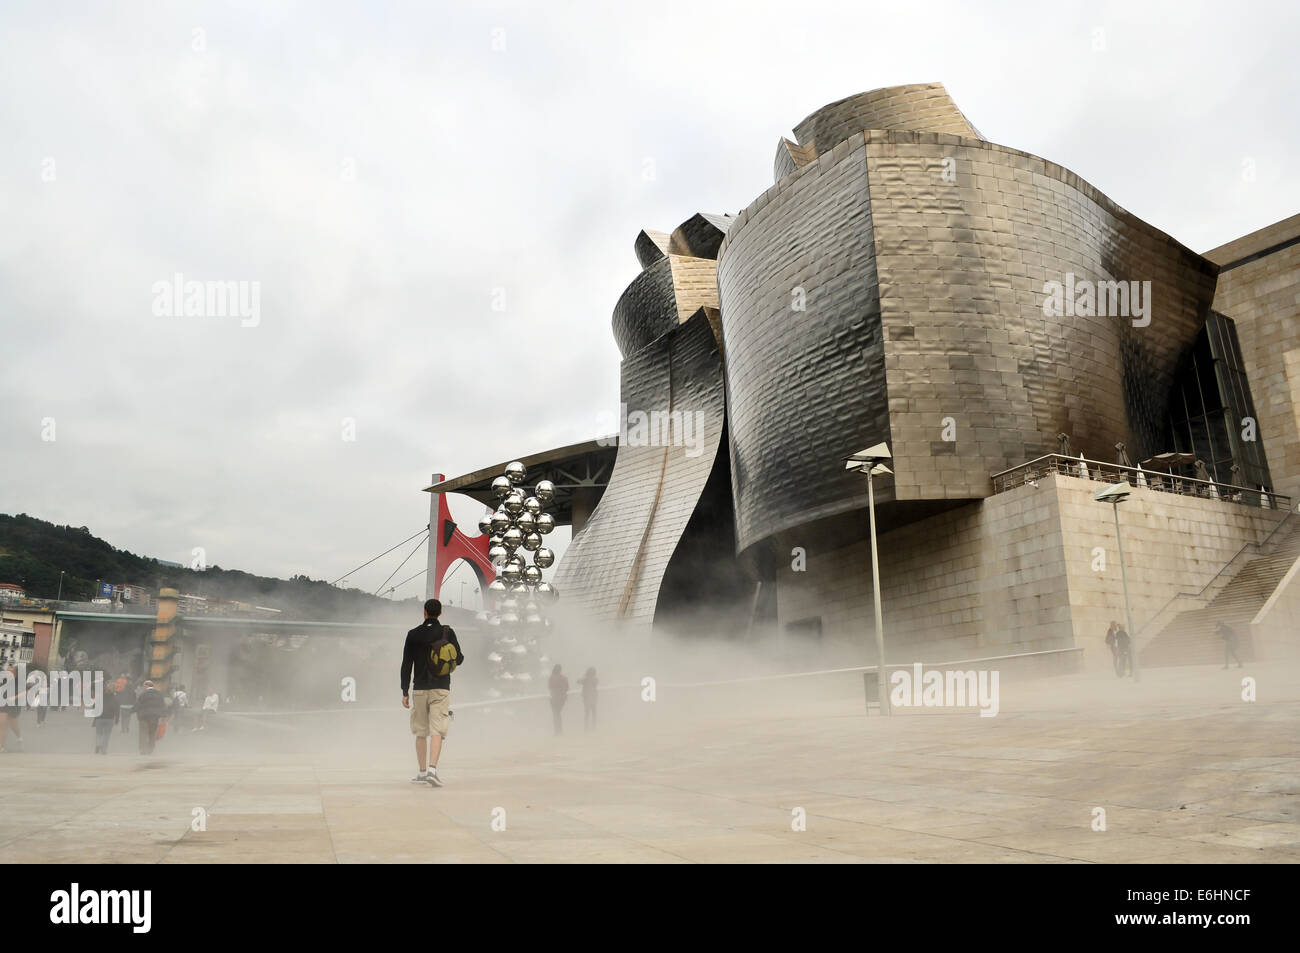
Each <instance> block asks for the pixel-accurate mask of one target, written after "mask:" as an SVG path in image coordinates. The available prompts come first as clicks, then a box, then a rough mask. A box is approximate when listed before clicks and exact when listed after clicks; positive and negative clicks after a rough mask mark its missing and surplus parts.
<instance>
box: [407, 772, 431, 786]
mask: <svg viewBox="0 0 1300 953" xmlns="http://www.w3.org/2000/svg"><path fill="white" fill-rule="evenodd" d="M428 780H429V776H428V775H427V774H417V775H416V776H415V777H413V778H411V783H412V784H426V783H428Z"/></svg>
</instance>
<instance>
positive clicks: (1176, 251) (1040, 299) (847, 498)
mask: <svg viewBox="0 0 1300 953" xmlns="http://www.w3.org/2000/svg"><path fill="white" fill-rule="evenodd" d="M925 89H930V87H905V88H903V89H902V90H901V91H881V93H882V94H864V95H863V96H860V97H850V99H847V100H842V101H841V102H840V103H837V104H832V105H831V106H828V107H826V108H825V109H822V110H819V111H818V112H816V113H814V114H813V115H812V116H810V117H809V118H808V119H806V120H804V122H803V123H801V124H800V126H799V127H798V134H799V138H800V140H801V142H805V143H806V144H807V145H809V146H811V147H813V148H814V150H815V152H816V153H817V155H816V158H815V160H813V159H810V160H809V161H807V162H806V163H805V164H803V166H802V167H800V168H798V169H797V170H796V171H794V172H792V173H789V174H787V175H785V176H784V177H783V178H781V179H780V181H778V183H777V184H776V185H775V186H774V187H773V188H771V189H769V190H768V191H767V192H766V193H765V194H764V195H763V196H761V197H760V198H759V199H758V200H757V201H756V202H754V203H753V204H751V205H750V206H749V207H748V208H747V209H745V210H744V211H743V212H742V213H741V214H740V215H739V216H738V217H737V218H736V220H735V221H734V222H733V223H732V225H731V227H730V229H729V231H728V234H727V239H726V241H725V242H724V243H723V245H722V248H721V249H720V251H719V263H718V282H719V297H720V302H721V309H722V326H723V340H724V344H725V348H726V355H727V368H726V372H727V395H728V423H729V434H730V441H731V462H732V483H733V492H734V495H735V505H736V533H737V543H738V548H739V549H740V550H741V551H744V550H746V549H748V548H749V547H752V546H754V545H755V544H756V543H758V542H760V541H762V540H764V539H766V538H769V537H771V536H774V535H776V534H778V533H781V532H782V531H785V530H790V529H794V528H796V527H800V526H804V525H806V524H810V523H812V522H815V521H817V520H821V519H827V518H830V517H834V516H836V515H838V514H843V513H848V512H852V511H855V510H858V509H859V508H860V507H861V506H862V505H863V503H864V500H863V495H864V494H863V490H864V488H863V487H862V485H861V483H862V481H861V478H860V477H858V476H855V475H846V474H844V473H843V472H842V460H843V458H844V457H845V456H847V455H848V454H850V453H852V452H854V451H856V450H859V449H861V448H862V447H864V446H868V445H870V444H873V443H877V442H879V441H888V442H889V444H890V446H891V448H892V450H893V452H894V457H895V459H894V471H895V475H894V477H893V478H892V480H891V479H888V478H887V479H886V480H883V481H880V483H879V484H878V493H879V498H880V499H882V500H883V501H884V503H885V510H886V518H889V508H890V507H891V506H893V507H895V508H896V509H895V512H894V516H895V517H897V516H898V514H899V513H900V512H901V511H902V510H901V507H902V506H903V504H904V503H907V502H910V501H915V502H918V503H919V502H922V501H956V500H964V499H965V500H969V499H977V498H982V497H984V496H987V495H988V494H989V493H990V492H991V487H990V482H989V474H991V473H994V472H997V471H999V470H1002V469H1006V468H1007V467H1010V466H1013V465H1015V464H1017V463H1020V462H1023V461H1024V460H1026V459H1029V458H1032V457H1033V456H1036V455H1038V454H1040V453H1044V452H1047V451H1049V450H1053V449H1055V446H1056V435H1057V434H1058V433H1060V432H1066V433H1069V434H1070V435H1071V439H1072V441H1073V448H1074V450H1075V451H1079V450H1084V451H1087V452H1088V453H1089V454H1090V455H1103V454H1108V453H1110V452H1111V448H1112V446H1113V445H1114V444H1115V443H1116V442H1117V441H1123V442H1124V443H1125V444H1127V445H1128V446H1129V448H1130V450H1131V451H1132V450H1136V451H1137V452H1138V453H1145V452H1147V451H1151V452H1155V451H1157V450H1160V449H1164V448H1163V447H1159V446H1157V445H1156V443H1157V441H1158V440H1159V436H1160V427H1161V423H1162V421H1163V420H1164V418H1165V404H1166V402H1167V400H1168V394H1169V391H1170V386H1171V383H1172V379H1173V374H1174V371H1175V368H1176V365H1177V362H1178V358H1179V356H1180V354H1181V353H1182V351H1183V350H1184V349H1185V348H1186V347H1187V346H1189V345H1190V343H1191V342H1192V341H1193V340H1194V338H1195V335H1196V333H1197V331H1198V330H1199V328H1200V327H1201V325H1202V324H1203V323H1204V320H1205V318H1206V315H1207V314H1208V310H1209V305H1210V301H1211V299H1212V297H1213V293H1214V283H1215V268H1214V266H1213V265H1211V264H1210V263H1209V262H1207V261H1206V260H1204V259H1203V258H1201V257H1200V256H1199V255H1196V254H1195V253H1193V252H1191V251H1190V250H1188V249H1186V248H1184V247H1183V246H1181V245H1179V244H1178V243H1177V242H1175V241H1174V240H1173V239H1171V238H1170V237H1169V236H1168V235H1165V234H1164V233H1163V232H1160V231H1159V230H1158V229H1155V228H1153V227H1152V226H1150V225H1148V224H1146V223H1145V222H1142V221H1141V220H1139V219H1137V218H1136V217H1134V216H1133V215H1131V214H1130V213H1128V212H1126V211H1125V210H1123V209H1122V208H1120V207H1119V206H1117V205H1115V203H1113V202H1111V201H1110V200H1109V199H1108V198H1106V197H1105V196H1104V195H1102V194H1101V193H1100V192H1098V191H1097V190H1096V189H1094V188H1093V187H1092V186H1090V185H1088V184H1087V183H1086V182H1084V181H1082V180H1081V179H1079V178H1078V177H1077V176H1075V175H1074V174H1073V173H1071V172H1069V171H1068V170H1066V169H1064V168H1062V167H1061V166H1058V165H1056V164H1054V163H1051V162H1047V161H1046V160H1043V159H1041V158H1038V157H1036V156H1032V155H1029V154H1027V153H1023V152H1019V151H1016V150H1014V149H1008V148H1005V147H1003V146H998V145H994V144H992V143H989V142H985V141H983V140H981V139H979V138H975V136H974V135H960V136H959V135H954V134H951V133H949V132H947V131H942V132H923V131H915V129H914V128H907V129H893V130H881V129H866V130H865V131H864V128H863V127H862V126H860V125H858V124H859V123H861V122H864V121H878V122H882V123H883V122H892V123H894V124H895V125H904V126H909V127H914V126H915V125H917V124H918V123H922V122H928V121H932V120H933V121H936V122H937V123H938V124H939V127H940V129H943V130H947V129H950V128H953V127H954V126H960V125H961V124H965V126H966V127H967V128H969V130H970V133H974V129H973V127H970V126H969V123H967V122H966V120H965V117H964V116H961V114H960V111H958V110H956V107H955V106H951V108H950V109H949V108H948V107H947V106H945V105H944V103H943V102H942V101H941V100H946V102H947V103H949V104H950V103H951V100H947V97H946V94H944V95H943V97H941V98H940V97H937V96H936V97H933V102H934V105H933V106H932V107H925V108H921V107H919V106H918V107H917V108H916V109H915V110H914V111H913V112H912V113H910V114H909V112H908V109H907V104H908V103H909V102H910V103H913V104H914V105H915V103H916V102H917V97H918V96H920V95H921V93H920V92H918V90H925ZM939 89H942V87H939ZM922 101H924V100H922ZM864 104H875V105H874V106H873V107H872V108H868V107H867V105H864ZM872 109H875V110H876V111H875V112H873V111H872ZM855 126H857V128H856V129H854V127H855ZM850 130H853V131H852V132H850ZM975 135H977V134H975ZM837 136H838V137H840V138H839V139H838V140H836V137H837ZM832 140H835V141H832ZM780 168H781V163H780V162H779V161H778V170H779V169H780ZM1051 281H1057V282H1061V283H1062V284H1065V283H1066V282H1067V281H1070V282H1072V283H1075V284H1078V286H1079V287H1083V283H1085V282H1092V283H1096V282H1108V281H1138V282H1144V281H1145V282H1150V298H1149V303H1150V315H1149V323H1147V324H1145V325H1143V326H1134V320H1135V319H1136V320H1138V322H1139V323H1141V322H1142V320H1143V319H1142V318H1141V317H1139V316H1133V317H1130V316H1129V315H1108V316H1096V315H1094V316H1083V315H1078V316H1076V315H1070V316H1065V315H1060V316H1054V317H1049V316H1046V315H1045V313H1044V302H1045V298H1046V295H1045V287H1046V283H1047V282H1051ZM1139 287H1141V286H1140V285H1139ZM800 298H802V302H803V304H804V306H805V307H806V310H804V311H799V310H796V307H795V304H796V303H797V302H798V301H799V300H800ZM1094 307H1095V304H1094ZM881 484H883V485H881Z"/></svg>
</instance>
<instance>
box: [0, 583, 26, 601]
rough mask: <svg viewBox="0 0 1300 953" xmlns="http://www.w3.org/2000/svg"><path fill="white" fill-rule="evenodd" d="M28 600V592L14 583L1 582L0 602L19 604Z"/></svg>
mask: <svg viewBox="0 0 1300 953" xmlns="http://www.w3.org/2000/svg"><path fill="white" fill-rule="evenodd" d="M26 598H27V591H26V590H25V589H23V587H22V586H19V585H16V584H14V583H12V582H0V602H18V601H19V600H22V599H26Z"/></svg>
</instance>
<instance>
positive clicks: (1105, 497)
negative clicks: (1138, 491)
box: [1092, 481, 1133, 503]
mask: <svg viewBox="0 0 1300 953" xmlns="http://www.w3.org/2000/svg"><path fill="white" fill-rule="evenodd" d="M1132 492H1133V487H1131V486H1129V485H1128V483H1127V482H1126V481H1125V482H1120V483H1115V484H1112V485H1111V486H1104V487H1102V488H1101V489H1100V490H1098V491H1097V492H1096V493H1094V494H1093V495H1092V498H1093V499H1094V500H1096V501H1097V502H1098V503H1123V502H1124V501H1125V500H1127V499H1128V497H1129V494H1130V493H1132Z"/></svg>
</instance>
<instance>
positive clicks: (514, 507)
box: [501, 490, 524, 516]
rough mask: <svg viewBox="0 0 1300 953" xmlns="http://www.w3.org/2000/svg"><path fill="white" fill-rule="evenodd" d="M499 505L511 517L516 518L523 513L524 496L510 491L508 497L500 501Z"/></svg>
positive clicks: (516, 491) (515, 491)
mask: <svg viewBox="0 0 1300 953" xmlns="http://www.w3.org/2000/svg"><path fill="white" fill-rule="evenodd" d="M501 505H502V506H503V507H505V511H506V512H507V513H509V514H510V515H511V516H518V515H519V514H520V513H522V512H523V511H524V495H523V494H522V493H520V492H519V491H518V490H512V491H511V492H510V495H509V496H507V497H506V498H505V499H504V500H502V501H501Z"/></svg>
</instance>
